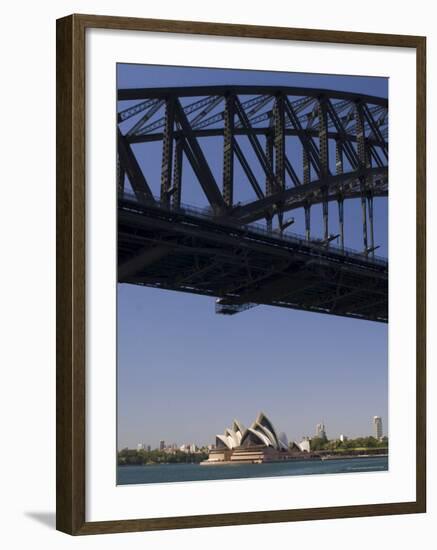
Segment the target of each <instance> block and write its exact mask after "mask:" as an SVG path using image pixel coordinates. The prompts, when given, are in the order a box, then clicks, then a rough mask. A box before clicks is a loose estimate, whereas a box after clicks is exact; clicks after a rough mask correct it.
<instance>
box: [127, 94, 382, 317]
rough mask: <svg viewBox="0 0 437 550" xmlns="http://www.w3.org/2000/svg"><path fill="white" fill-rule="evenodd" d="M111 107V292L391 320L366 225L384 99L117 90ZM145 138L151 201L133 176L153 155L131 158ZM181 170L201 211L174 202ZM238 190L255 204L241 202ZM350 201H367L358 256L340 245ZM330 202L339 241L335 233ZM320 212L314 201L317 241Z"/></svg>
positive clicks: (376, 184) (143, 181)
mask: <svg viewBox="0 0 437 550" xmlns="http://www.w3.org/2000/svg"><path fill="white" fill-rule="evenodd" d="M118 100H119V105H120V110H119V113H118V167H117V168H118V173H117V177H118V262H119V267H118V278H119V282H125V283H132V284H139V285H146V286H153V287H158V288H167V289H172V290H180V291H185V292H193V293H198V294H204V295H210V296H214V297H216V298H217V301H216V309H217V311H218V312H219V313H227V314H233V313H236V312H238V311H241V310H243V309H247V308H248V307H251V306H253V305H256V304H270V305H276V306H282V307H290V308H294V309H302V310H307V311H316V312H320V313H329V314H334V315H342V316H348V317H355V318H361V319H368V320H375V321H382V322H386V321H387V320H388V305H387V300H388V292H387V287H388V263H387V261H386V260H385V259H382V258H378V257H376V256H375V250H376V249H377V248H378V247H377V246H376V244H375V236H374V220H373V200H374V197H384V196H387V194H388V104H387V100H386V99H384V98H379V97H372V96H366V95H360V94H352V93H345V92H338V91H332V90H320V89H311V88H289V87H277V86H275V87H267V86H209V87H185V88H165V89H156V88H154V89H153V88H152V89H123V90H119V92H118ZM126 102H127V103H126ZM208 137H215V138H220V139H219V140H217V139H216V140H215V141H214V144H217V143H220V148H219V149H218V148H217V155H218V156H219V157H217V158H220V159H221V162H222V170H221V177H220V178H217V176H216V175H214V171H213V170H212V168H211V166H210V163H209V161H208V159H207V157H206V155H205V153H204V149H203V148H202V145H201V143H202V142H203V140H204V139H205V138H208ZM243 140H245V146H243ZM153 142H159V143H160V144H161V151H162V153H161V184H160V191H159V197H157V196H155V195H154V193H153V191H152V187H151V186H150V185H149V182H148V181H147V178H146V175H145V173H144V170H142V168H141V163H142V162H147V161H149V160H150V159H151V158H152V153H151V152H149V153H148V152H147V149H145V148H143V151H145V153H141V154H142V155H143V154H144V155H145V157H143V158H142V159H140V158H139V157H138V154H139V153H138V152H137V153H135V152H134V148H135V147H136V145H135V144H140V143H141V144H147V143H153ZM248 151H250V154H248ZM148 155H149V156H148ZM140 161H141V162H140ZM236 161H237V162H238V163H239V165H240V173H243V174H244V178H243V179H242V178H241V177H238V178H237V177H236V175H235V173H236V170H235V162H236ZM151 162H152V161H151ZM184 163H189V165H190V167H191V172H192V173H193V174H194V175H195V181H196V183H195V184H198V185H199V186H200V188H201V189H202V191H203V194H204V196H205V200H206V204H205V208H203V209H198V208H193V207H188V206H186V205H184V204H183V203H182V189H183V184H184V178H183V174H182V172H183V166H184ZM260 173H261V177H260V175H259V174H260ZM190 185H193V182H192V181H190ZM239 186H249V188H250V189H251V190H252V193H253V195H254V199H253V200H251V201H249V202H246V203H244V204H242V203H241V202H236V201H235V196H236V191H237V190H238V187H239ZM348 199H359V200H360V201H361V209H362V219H361V221H360V223H361V225H362V234H363V250H362V251H361V252H358V251H351V250H349V249H347V248H346V247H345V232H344V202H345V201H346V200H348ZM333 201H335V202H336V203H337V204H338V228H339V233H338V234H336V235H332V234H330V233H329V208H328V204H329V203H330V202H333ZM315 204H321V205H322V217H323V235H322V238H318V239H315V238H313V237H312V234H311V207H312V206H313V205H315ZM296 209H303V210H304V214H305V235H304V236H298V235H293V234H291V233H290V232H289V230H288V228H289V226H290V225H292V223H293V221H294V219H293V218H286V213H287V212H290V211H293V210H296ZM261 221H262V223H263V225H262V226H261V225H260V223H259V222H261ZM334 240H338V242H339V244H338V245H335V244H334Z"/></svg>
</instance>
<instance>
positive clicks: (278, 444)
mask: <svg viewBox="0 0 437 550" xmlns="http://www.w3.org/2000/svg"><path fill="white" fill-rule="evenodd" d="M284 436H285V434H284V433H283V432H281V433H280V434H279V435H278V432H277V431H276V429H275V427H274V426H273V424H272V422H271V421H270V420H269V418H268V417H267V416H266V415H265V414H264V413H263V412H260V413H259V414H258V416H257V418H256V420H255V421H254V422H253V423H252V424H251V426H250V427H249V428H244V426H243V425H242V424H241V422H239V421H238V420H234V422H233V424H232V427H231V428H226V430H225V432H224V433H223V434H219V435H217V436H216V443H215V448H214V449H211V450H210V451H209V457H208V460H205V461H204V462H201V464H203V465H208V464H217V463H228V464H229V463H251V464H255V463H261V462H272V461H280V460H290V459H293V458H297V457H299V456H301V455H303V454H304V451H303V450H302V449H301V448H300V447H299V445H298V444H297V443H294V442H293V443H288V441H287V438H286V436H285V437H284Z"/></svg>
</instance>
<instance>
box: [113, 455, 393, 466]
mask: <svg viewBox="0 0 437 550" xmlns="http://www.w3.org/2000/svg"><path fill="white" fill-rule="evenodd" d="M387 457H388V453H385V454H383V453H371V454H360V455H359V454H354V455H346V454H340V453H339V454H332V455H324V456H322V455H313V456H308V457H296V458H290V459H287V460H270V461H267V462H263V463H262V464H283V463H286V462H308V461H313V462H325V461H327V460H329V461H330V460H353V459H357V458H387ZM169 464H171V465H178V464H180V465H184V464H185V465H186V464H197V465H198V466H232V465H234V466H241V465H251V464H248V462H247V461H237V460H226V461H224V460H223V461H217V462H206V461H204V462H149V463H144V464H117V466H119V467H120V468H126V467H132V466H135V467H138V466H145V467H147V466H166V465H169ZM257 464H258V463H253V465H257Z"/></svg>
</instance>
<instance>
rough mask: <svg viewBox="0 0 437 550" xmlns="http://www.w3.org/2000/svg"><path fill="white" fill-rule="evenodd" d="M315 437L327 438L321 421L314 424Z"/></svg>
mask: <svg viewBox="0 0 437 550" xmlns="http://www.w3.org/2000/svg"><path fill="white" fill-rule="evenodd" d="M316 437H320V439H327V437H326V428H325V424H323V422H321V423H320V424H317V426H316Z"/></svg>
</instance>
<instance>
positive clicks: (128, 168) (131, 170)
mask: <svg viewBox="0 0 437 550" xmlns="http://www.w3.org/2000/svg"><path fill="white" fill-rule="evenodd" d="M117 146H118V156H119V162H120V167H121V169H122V170H124V171H125V172H126V174H127V177H128V178H129V182H130V184H131V187H132V189H133V192H134V193H135V196H136V197H137V199H138V200H139V201H140V202H144V201H145V200H147V201H152V202H155V199H154V197H153V193H152V191H151V189H150V187H149V184H148V183H147V180H146V178H145V176H144V174H143V172H142V170H141V168H140V165H139V164H138V161H137V159H136V158H135V155H134V154H133V151H132V149H131V147H130V145H129V143H128V142H127V140H126V138H125V136H124V135H123V134H122V133H121V132H120V130H118V132H117Z"/></svg>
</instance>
